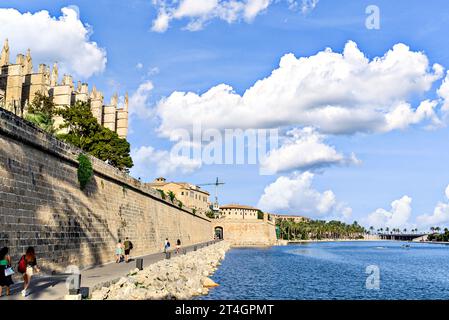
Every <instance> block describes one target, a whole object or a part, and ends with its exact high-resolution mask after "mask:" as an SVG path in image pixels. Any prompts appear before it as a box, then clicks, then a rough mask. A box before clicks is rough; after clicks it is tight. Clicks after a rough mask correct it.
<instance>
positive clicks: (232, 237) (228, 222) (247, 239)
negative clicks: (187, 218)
mask: <svg viewBox="0 0 449 320" xmlns="http://www.w3.org/2000/svg"><path fill="white" fill-rule="evenodd" d="M213 226H214V229H216V228H221V229H222V230H223V239H224V240H226V241H227V242H229V243H230V244H231V245H232V246H272V245H275V244H276V243H277V238H276V226H275V224H274V222H272V221H268V220H267V219H264V220H240V219H239V220H237V219H236V220H233V219H226V218H224V219H217V220H214V221H213Z"/></svg>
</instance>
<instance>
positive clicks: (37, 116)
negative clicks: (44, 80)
mask: <svg viewBox="0 0 449 320" xmlns="http://www.w3.org/2000/svg"><path fill="white" fill-rule="evenodd" d="M54 115H55V104H54V103H53V99H52V98H50V97H48V96H46V95H43V94H41V93H40V92H37V93H36V95H35V97H34V99H33V101H32V102H31V104H30V105H29V106H28V113H27V115H26V116H25V119H26V120H28V121H30V122H32V123H34V124H35V125H37V126H38V127H39V128H41V129H42V130H44V131H46V132H48V133H51V134H54V133H55V132H56V128H55V127H54V119H53V116H54Z"/></svg>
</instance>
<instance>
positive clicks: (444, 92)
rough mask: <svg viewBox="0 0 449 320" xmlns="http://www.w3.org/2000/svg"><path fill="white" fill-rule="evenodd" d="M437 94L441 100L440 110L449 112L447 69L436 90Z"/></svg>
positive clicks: (448, 76)
mask: <svg viewBox="0 0 449 320" xmlns="http://www.w3.org/2000/svg"><path fill="white" fill-rule="evenodd" d="M437 93H438V96H439V97H440V98H441V100H442V102H443V106H442V108H441V109H442V110H443V111H444V112H447V113H449V71H448V72H447V73H446V77H445V78H444V80H443V83H442V84H441V86H440V88H439V89H438V90H437Z"/></svg>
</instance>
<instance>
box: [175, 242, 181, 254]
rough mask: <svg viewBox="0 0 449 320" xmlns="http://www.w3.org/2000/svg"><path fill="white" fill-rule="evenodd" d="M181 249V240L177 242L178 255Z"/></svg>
mask: <svg viewBox="0 0 449 320" xmlns="http://www.w3.org/2000/svg"><path fill="white" fill-rule="evenodd" d="M180 248H181V240H179V239H178V240H177V241H176V254H178V253H179V249H180Z"/></svg>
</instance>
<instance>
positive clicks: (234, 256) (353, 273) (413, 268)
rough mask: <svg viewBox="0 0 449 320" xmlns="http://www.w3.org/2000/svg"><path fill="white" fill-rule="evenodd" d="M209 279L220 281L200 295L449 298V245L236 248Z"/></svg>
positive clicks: (330, 244)
mask: <svg viewBox="0 0 449 320" xmlns="http://www.w3.org/2000/svg"><path fill="white" fill-rule="evenodd" d="M406 245H409V246H410V247H409V248H408V247H406ZM212 279H213V280H214V281H215V282H217V283H219V284H220V286H219V287H217V288H214V289H211V290H210V293H209V295H208V296H204V297H202V298H201V299H223V300H230V299H236V300H240V299H249V300H252V299H268V300H270V299H274V300H309V299H311V300H322V299H326V300H327V299H332V300H335V299H336V300H354V299H355V300H377V299H382V300H385V299H387V300H395V299H407V300H409V299H412V300H421V299H449V246H446V245H441V244H424V243H405V242H388V241H379V242H377V241H376V242H320V243H307V244H295V245H288V246H276V247H270V248H234V249H231V250H230V251H228V253H227V254H226V258H225V260H224V261H223V262H222V265H221V266H220V267H219V269H218V270H217V272H216V273H215V274H214V276H213V277H212ZM377 280H378V281H377Z"/></svg>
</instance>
